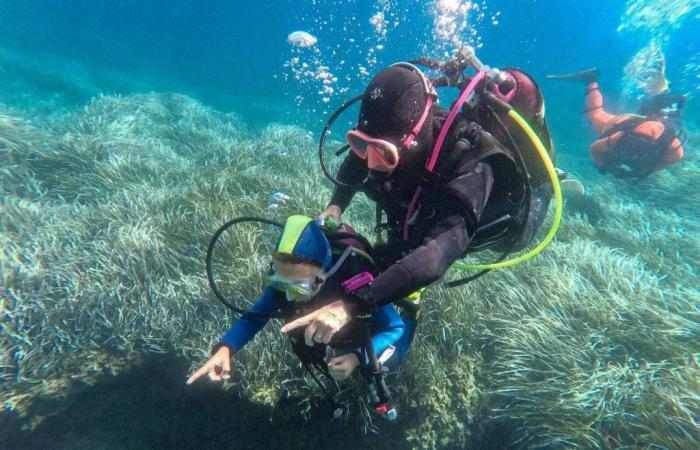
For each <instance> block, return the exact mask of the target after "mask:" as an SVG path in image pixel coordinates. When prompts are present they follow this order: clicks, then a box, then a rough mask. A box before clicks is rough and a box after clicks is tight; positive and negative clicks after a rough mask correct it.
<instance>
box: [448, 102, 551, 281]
mask: <svg viewBox="0 0 700 450" xmlns="http://www.w3.org/2000/svg"><path fill="white" fill-rule="evenodd" d="M508 115H509V116H510V117H511V118H512V119H513V120H514V121H515V122H516V123H517V124H518V125H520V128H522V129H523V131H524V132H525V134H527V136H528V137H529V138H530V140H531V141H532V143H533V144H534V145H535V148H536V149H537V153H539V155H540V157H541V158H542V162H543V163H544V167H545V169H546V170H547V174H549V178H550V180H551V181H552V189H553V190H554V201H555V202H556V210H555V211H554V221H553V222H552V226H551V227H550V229H549V231H548V232H547V235H546V236H545V238H544V239H543V240H542V242H540V243H539V244H537V247H535V248H533V249H532V250H530V251H529V252H527V253H525V254H523V255H520V256H518V257H517V258H513V259H509V260H507V261H501V262H498V263H492V264H465V263H462V262H456V263H454V264H453V265H452V267H454V268H456V269H461V270H486V269H501V268H504V267H512V266H514V265H516V264H520V263H521V262H524V261H527V260H528V259H530V258H532V257H533V256H536V255H537V254H539V253H540V252H541V251H542V250H544V248H545V247H547V246H548V245H549V244H550V242H552V239H554V235H555V234H557V230H558V229H559V225H560V224H561V216H562V212H563V210H564V205H563V201H562V197H561V186H560V185H559V177H558V176H557V173H556V171H555V170H554V164H553V163H552V160H551V159H550V158H549V154H548V153H547V149H546V148H545V147H544V145H543V144H542V141H541V140H540V138H539V137H538V136H537V134H535V132H534V131H533V130H532V127H530V125H529V124H528V123H527V122H526V121H525V119H523V116H521V115H520V114H519V113H518V112H517V111H516V110H514V109H512V108H510V109H509V110H508Z"/></svg>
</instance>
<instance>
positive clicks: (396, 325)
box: [372, 305, 405, 357]
mask: <svg viewBox="0 0 700 450" xmlns="http://www.w3.org/2000/svg"><path fill="white" fill-rule="evenodd" d="M372 328H373V329H374V330H377V333H376V334H375V335H374V336H372V348H374V354H375V355H377V357H379V355H381V354H382V353H383V352H384V350H386V349H387V348H389V346H390V345H393V344H395V343H396V342H397V341H398V340H399V339H400V338H401V335H403V331H404V328H405V324H404V322H403V320H401V317H400V316H399V314H398V313H397V312H396V310H395V309H394V307H393V306H391V305H384V306H382V307H381V308H379V309H377V310H376V311H375V312H374V314H372Z"/></svg>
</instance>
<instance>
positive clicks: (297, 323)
mask: <svg viewBox="0 0 700 450" xmlns="http://www.w3.org/2000/svg"><path fill="white" fill-rule="evenodd" d="M315 318H316V313H315V312H312V313H311V314H307V315H305V316H303V317H300V318H298V319H296V320H292V321H291V322H289V323H288V324H286V325H284V326H283V327H282V328H281V329H280V331H282V333H289V332H290V331H292V330H296V329H297V328H301V327H305V326H306V325H308V324H310V323H311V322H313V320H314V319H315Z"/></svg>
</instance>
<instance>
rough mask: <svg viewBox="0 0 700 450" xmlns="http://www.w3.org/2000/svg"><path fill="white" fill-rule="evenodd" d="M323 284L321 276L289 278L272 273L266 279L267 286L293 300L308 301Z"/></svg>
mask: <svg viewBox="0 0 700 450" xmlns="http://www.w3.org/2000/svg"><path fill="white" fill-rule="evenodd" d="M324 282H325V278H324V277H323V275H318V276H314V277H302V278H291V277H285V276H284V275H281V274H280V273H278V272H275V271H273V272H272V273H271V274H270V275H269V276H268V277H267V285H268V286H270V287H271V288H273V289H276V290H278V291H280V292H285V293H286V294H287V295H288V298H289V297H292V298H293V299H295V300H309V299H311V298H312V297H313V296H314V295H316V294H318V292H319V291H320V290H321V287H322V286H323V283H324Z"/></svg>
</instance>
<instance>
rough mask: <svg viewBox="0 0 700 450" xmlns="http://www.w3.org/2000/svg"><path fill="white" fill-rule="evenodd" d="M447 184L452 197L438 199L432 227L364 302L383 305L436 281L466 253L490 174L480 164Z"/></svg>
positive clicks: (485, 197)
mask: <svg viewBox="0 0 700 450" xmlns="http://www.w3.org/2000/svg"><path fill="white" fill-rule="evenodd" d="M450 185H451V186H452V188H453V192H454V193H455V195H452V194H450V193H445V194H443V195H442V196H441V197H440V198H438V200H437V202H436V204H435V209H436V214H437V218H436V221H435V225H434V226H433V228H432V230H431V231H430V232H429V233H428V235H427V237H426V238H425V240H424V241H423V243H422V245H421V246H419V247H417V248H416V249H415V250H413V251H412V252H411V253H409V254H408V255H406V256H404V257H403V258H402V259H400V260H399V261H398V262H396V263H395V264H392V265H391V266H389V268H388V269H387V270H385V271H384V272H382V273H381V274H379V276H377V278H376V279H375V280H374V282H373V283H372V285H371V286H370V288H369V290H368V295H367V297H368V298H366V300H367V301H369V302H371V303H374V304H376V305H377V306H383V305H386V304H388V303H390V302H392V301H394V300H397V299H400V298H403V297H405V296H407V295H409V294H410V293H412V292H414V291H416V290H418V289H420V288H422V287H425V286H427V285H429V284H430V283H433V282H434V281H437V280H438V279H440V278H441V277H442V276H443V275H444V274H445V272H447V269H449V267H450V266H451V265H452V263H454V262H455V261H456V260H457V259H459V258H460V257H461V256H462V255H463V254H464V252H465V251H466V250H467V247H468V246H469V244H470V243H471V241H472V239H473V238H474V234H475V233H476V228H477V226H478V223H479V219H480V217H481V213H482V212H483V210H484V207H485V206H486V201H487V200H488V197H489V195H490V192H491V187H492V186H493V172H492V170H491V168H490V166H488V165H487V164H485V163H480V164H477V165H476V166H475V167H474V168H473V169H472V170H471V171H469V172H467V173H465V174H462V175H460V176H459V177H458V178H457V179H456V180H455V181H454V182H452V183H450ZM456 191H459V192H456ZM457 194H459V196H457Z"/></svg>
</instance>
